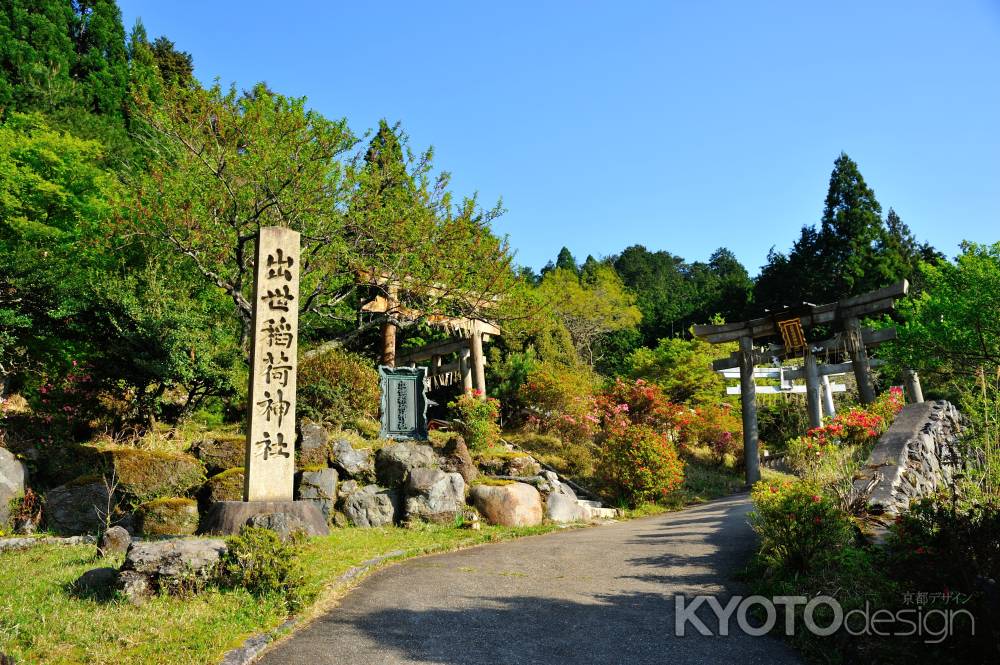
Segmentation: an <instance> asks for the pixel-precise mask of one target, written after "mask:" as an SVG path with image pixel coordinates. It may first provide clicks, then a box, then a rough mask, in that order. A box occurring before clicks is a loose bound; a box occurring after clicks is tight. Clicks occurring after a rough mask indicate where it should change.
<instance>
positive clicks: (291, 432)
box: [243, 226, 300, 501]
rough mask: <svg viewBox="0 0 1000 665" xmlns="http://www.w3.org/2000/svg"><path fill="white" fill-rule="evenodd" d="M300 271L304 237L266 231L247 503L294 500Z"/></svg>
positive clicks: (258, 281) (256, 300)
mask: <svg viewBox="0 0 1000 665" xmlns="http://www.w3.org/2000/svg"><path fill="white" fill-rule="evenodd" d="M299 269H300V264H299V234H298V233H296V232H295V231H292V230H290V229H286V228H282V227H278V226H267V227H264V228H262V229H261V230H260V232H259V233H258V235H257V252H256V258H255V261H254V288H253V340H252V342H251V348H250V390H249V393H248V400H247V410H248V412H249V421H248V423H247V447H246V458H245V460H246V461H245V467H244V469H245V479H246V480H245V484H244V486H243V500H244V501H291V500H292V499H293V498H294V497H293V491H294V483H295V368H296V365H297V361H298V357H297V354H296V350H297V348H298V334H299V328H298V326H299Z"/></svg>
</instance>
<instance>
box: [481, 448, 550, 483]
mask: <svg viewBox="0 0 1000 665" xmlns="http://www.w3.org/2000/svg"><path fill="white" fill-rule="evenodd" d="M478 461H479V467H480V469H481V470H482V471H483V472H484V473H486V474H489V475H492V476H516V477H528V476H537V475H538V474H540V473H541V471H542V466H541V465H540V464H539V463H538V462H537V461H535V458H533V457H532V456H531V455H529V454H527V453H520V452H513V451H511V452H499V453H498V452H487V453H484V454H481V455H480V456H479V460H478Z"/></svg>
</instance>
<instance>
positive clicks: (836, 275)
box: [524, 153, 942, 345]
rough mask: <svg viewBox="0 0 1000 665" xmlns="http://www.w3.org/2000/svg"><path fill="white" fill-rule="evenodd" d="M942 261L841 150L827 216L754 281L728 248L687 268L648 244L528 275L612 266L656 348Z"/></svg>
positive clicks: (563, 257)
mask: <svg viewBox="0 0 1000 665" xmlns="http://www.w3.org/2000/svg"><path fill="white" fill-rule="evenodd" d="M816 175H817V177H821V174H816ZM939 258H942V257H941V255H940V254H939V253H938V252H937V251H936V250H935V249H934V248H933V247H931V246H930V245H928V244H927V243H921V242H919V241H918V240H917V239H916V238H915V237H914V236H913V233H912V232H911V231H910V229H909V227H907V225H906V224H905V223H904V222H903V220H902V219H901V218H900V216H899V215H898V214H897V213H896V211H895V210H893V209H892V208H889V210H888V212H886V213H884V214H883V209H882V206H881V204H880V203H879V202H878V200H877V199H876V197H875V192H874V191H873V189H872V188H871V187H870V186H869V185H868V184H867V183H866V182H865V179H864V177H863V176H862V175H861V172H860V170H859V168H858V165H857V164H856V163H855V162H854V160H852V159H851V158H850V157H848V156H847V155H846V154H844V153H841V154H840V156H838V157H837V159H836V160H835V162H834V165H833V172H832V173H831V174H830V186H829V191H828V193H827V196H826V203H825V206H824V208H823V215H822V218H821V219H819V220H817V222H816V223H811V224H806V225H804V226H803V227H802V232H801V234H800V236H799V238H798V239H796V240H795V241H794V242H793V243H792V246H791V248H790V249H788V250H787V251H778V250H776V249H774V248H772V250H771V252H770V253H769V254H768V259H767V265H765V266H764V267H763V268H762V269H761V271H760V274H759V275H758V276H757V277H754V278H752V277H751V276H750V273H749V271H748V270H747V268H746V267H745V266H743V265H742V264H741V263H740V262H739V261H738V260H737V258H736V256H735V255H734V254H733V252H732V251H730V250H729V249H727V248H725V247H720V248H719V249H717V250H716V251H715V252H714V253H713V254H712V255H711V256H710V257H709V259H708V261H706V262H703V261H691V262H689V261H686V260H685V259H684V258H683V257H680V256H676V255H674V254H671V253H670V252H669V251H667V250H649V249H647V248H646V247H643V246H642V245H633V246H631V247H628V248H626V249H625V250H623V251H622V252H620V253H618V254H611V255H610V256H608V257H607V258H604V259H603V260H602V261H600V262H598V261H597V260H596V259H595V258H594V257H593V256H588V257H587V258H586V260H584V261H583V262H582V264H580V263H578V261H577V259H576V258H575V257H574V256H573V254H572V252H571V251H570V249H568V248H566V247H564V248H563V249H562V251H561V252H559V256H558V257H557V258H556V260H555V261H554V262H552V261H550V262H549V263H548V265H546V266H545V267H544V268H543V269H542V270H541V274H539V275H536V274H534V273H533V272H532V271H530V270H525V271H524V272H525V274H526V275H527V276H528V277H529V278H530V279H533V280H535V281H536V282H537V281H540V280H542V279H543V278H544V277H545V276H546V275H547V274H549V273H551V272H553V271H554V270H557V269H565V270H572V271H576V272H577V273H578V274H580V275H581V276H582V277H583V278H584V279H586V278H587V276H588V275H590V274H592V273H593V270H594V267H595V266H596V265H597V264H598V263H603V264H606V265H608V266H611V267H613V268H614V270H615V273H616V274H617V275H618V277H620V278H621V281H622V283H623V284H624V286H625V287H627V288H628V289H629V290H631V291H632V292H633V293H634V294H635V295H636V304H637V305H638V307H639V309H640V311H641V312H642V322H641V323H640V324H639V333H640V334H639V336H637V337H635V338H634V341H635V342H637V343H640V344H645V345H655V344H656V342H657V340H659V339H661V338H664V337H675V336H678V335H684V334H685V333H686V332H687V330H688V328H689V327H690V326H691V325H692V324H696V323H706V322H709V321H711V320H713V319H715V318H719V317H721V318H722V319H725V320H727V321H736V320H740V319H744V318H749V317H754V316H760V315H761V314H762V313H763V312H764V311H765V310H768V309H773V308H775V307H782V306H784V305H793V304H798V303H801V302H813V303H816V304H820V303H827V302H834V301H836V300H839V299H841V298H845V297H848V296H852V295H857V294H859V293H865V292H867V291H871V290H874V289H877V288H880V287H883V286H887V285H888V284H891V283H893V282H896V281H898V280H900V279H903V278H906V279H909V280H910V281H911V282H913V281H914V280H916V279H917V277H918V274H919V271H918V266H919V264H920V263H921V261H928V262H933V261H935V260H937V259H939ZM619 341H621V340H619Z"/></svg>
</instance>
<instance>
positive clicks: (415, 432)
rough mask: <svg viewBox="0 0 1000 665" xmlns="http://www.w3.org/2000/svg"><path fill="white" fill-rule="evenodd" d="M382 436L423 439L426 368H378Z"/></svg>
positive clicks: (424, 435) (425, 424)
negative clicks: (380, 390) (380, 391)
mask: <svg viewBox="0 0 1000 665" xmlns="http://www.w3.org/2000/svg"><path fill="white" fill-rule="evenodd" d="M378 373H379V380H380V381H379V382H380V384H381V389H382V409H381V410H382V431H381V436H382V438H383V439H397V440H404V439H411V440H417V441H426V440H427V395H426V394H425V387H424V381H425V379H426V378H427V368H426V367H385V366H382V367H379V368H378Z"/></svg>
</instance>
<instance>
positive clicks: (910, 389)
mask: <svg viewBox="0 0 1000 665" xmlns="http://www.w3.org/2000/svg"><path fill="white" fill-rule="evenodd" d="M903 381H904V382H905V383H906V401H907V402H909V403H910V404H919V403H920V402H923V401H924V391H923V389H921V387H920V376H919V375H918V374H917V372H916V371H915V370H912V369H908V370H906V371H905V372H903Z"/></svg>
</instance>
